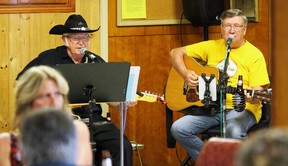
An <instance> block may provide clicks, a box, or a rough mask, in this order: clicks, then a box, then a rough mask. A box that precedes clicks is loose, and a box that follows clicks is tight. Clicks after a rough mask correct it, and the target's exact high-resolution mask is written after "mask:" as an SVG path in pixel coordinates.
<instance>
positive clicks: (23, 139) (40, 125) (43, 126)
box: [19, 109, 77, 166]
mask: <svg viewBox="0 0 288 166" xmlns="http://www.w3.org/2000/svg"><path fill="white" fill-rule="evenodd" d="M20 130H21V135H20V141H19V142H20V151H21V152H22V153H21V154H22V157H23V162H24V164H25V165H27V166H48V165H53V166H75V165H76V156H77V146H76V145H77V143H76V142H77V134H76V129H75V125H74V123H73V119H72V117H71V115H68V114H67V113H66V112H65V111H62V110H61V109H44V110H41V111H35V112H32V113H31V114H29V115H28V116H26V117H25V118H24V120H23V122H22V124H21V126H20Z"/></svg>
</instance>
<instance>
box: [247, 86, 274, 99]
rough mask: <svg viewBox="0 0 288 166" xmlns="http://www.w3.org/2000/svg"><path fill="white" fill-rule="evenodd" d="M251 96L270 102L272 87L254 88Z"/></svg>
mask: <svg viewBox="0 0 288 166" xmlns="http://www.w3.org/2000/svg"><path fill="white" fill-rule="evenodd" d="M252 97H255V98H257V99H259V100H262V101H266V102H271V98H272V88H268V89H266V90H254V92H252Z"/></svg>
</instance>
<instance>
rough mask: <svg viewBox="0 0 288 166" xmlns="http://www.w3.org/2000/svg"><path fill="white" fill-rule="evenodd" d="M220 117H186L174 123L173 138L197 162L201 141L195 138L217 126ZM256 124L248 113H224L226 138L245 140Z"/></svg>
mask: <svg viewBox="0 0 288 166" xmlns="http://www.w3.org/2000/svg"><path fill="white" fill-rule="evenodd" d="M221 116H222V115H221V114H220V113H217V114H215V115H213V116H212V115H186V116H183V117H182V118H180V119H178V120H177V121H175V122H174V123H173V125H172V127H171V133H172V135H173V137H174V138H175V139H176V140H177V141H178V142H179V143H180V144H181V145H182V147H183V148H184V149H185V150H186V151H187V152H188V154H189V155H190V156H191V157H192V158H193V159H194V160H197V158H198V155H199V153H200V150H201V149H202V147H203V141H202V140H201V139H200V138H199V137H198V136H197V135H198V134H200V133H202V132H204V131H205V130H207V129H209V128H211V127H213V126H216V125H219V124H220V121H221V118H222V117H221ZM254 124H256V119H255V117H254V115H253V114H252V113H251V112H250V111H246V110H244V111H242V112H237V111H234V110H229V111H227V112H226V137H227V138H235V139H245V138H246V137H247V132H248V130H249V128H250V127H252V126H253V125H254Z"/></svg>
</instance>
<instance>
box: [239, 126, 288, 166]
mask: <svg viewBox="0 0 288 166" xmlns="http://www.w3.org/2000/svg"><path fill="white" fill-rule="evenodd" d="M287 156H288V128H269V129H263V130H259V131H257V132H255V133H254V135H252V136H251V137H249V139H248V140H246V141H245V142H244V143H243V145H242V146H241V147H240V150H239V151H238V155H237V161H236V164H235V165H236V166H274V165H275V166H287V165H288V157H287Z"/></svg>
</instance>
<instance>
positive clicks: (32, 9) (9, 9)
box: [0, 0, 75, 14]
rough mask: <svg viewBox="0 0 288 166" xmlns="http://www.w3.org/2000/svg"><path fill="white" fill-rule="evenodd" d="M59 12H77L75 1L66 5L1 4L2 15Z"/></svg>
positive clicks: (72, 0) (68, 1)
mask: <svg viewBox="0 0 288 166" xmlns="http://www.w3.org/2000/svg"><path fill="white" fill-rule="evenodd" d="M11 2H13V1H11ZM57 12H61V13H62V12H75V0H66V2H65V3H53V2H51V3H47V2H46V3H29V4H23V3H18V4H15V3H10V5H9V4H8V5H7V4H5V5H4V4H0V14H15V13H57Z"/></svg>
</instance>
